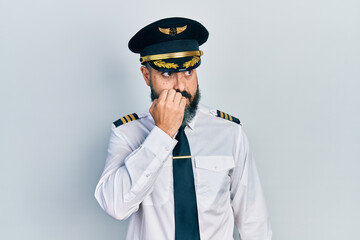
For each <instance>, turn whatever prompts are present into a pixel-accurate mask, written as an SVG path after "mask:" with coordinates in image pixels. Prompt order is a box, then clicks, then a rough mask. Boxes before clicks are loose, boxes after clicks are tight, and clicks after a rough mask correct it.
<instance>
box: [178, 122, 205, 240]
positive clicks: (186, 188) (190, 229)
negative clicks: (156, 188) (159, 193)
mask: <svg viewBox="0 0 360 240" xmlns="http://www.w3.org/2000/svg"><path fill="white" fill-rule="evenodd" d="M175 139H176V140H178V143H177V144H176V146H175V148H174V150H173V156H174V157H175V156H190V155H191V152H190V147H189V142H188V139H187V137H186V135H185V131H184V128H183V127H181V128H180V129H179V132H178V134H177V135H176V138H175ZM173 175H174V205H175V210H174V211H175V212H174V214H175V240H200V232H199V222H198V212H197V205H196V194H195V185H194V175H193V169H192V163H191V157H190V158H184V159H174V160H173Z"/></svg>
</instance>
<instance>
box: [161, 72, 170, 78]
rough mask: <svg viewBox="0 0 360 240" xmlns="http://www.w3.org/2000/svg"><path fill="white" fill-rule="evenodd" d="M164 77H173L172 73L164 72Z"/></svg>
mask: <svg viewBox="0 0 360 240" xmlns="http://www.w3.org/2000/svg"><path fill="white" fill-rule="evenodd" d="M162 75H163V76H164V77H170V76H171V73H170V72H163V73H162Z"/></svg>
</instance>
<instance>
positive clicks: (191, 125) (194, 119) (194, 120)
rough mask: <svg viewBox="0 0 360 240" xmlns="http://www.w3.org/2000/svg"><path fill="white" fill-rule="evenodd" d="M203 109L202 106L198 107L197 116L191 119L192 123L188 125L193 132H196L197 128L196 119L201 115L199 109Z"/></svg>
mask: <svg viewBox="0 0 360 240" xmlns="http://www.w3.org/2000/svg"><path fill="white" fill-rule="evenodd" d="M200 108H201V106H200V104H199V105H198V109H197V110H196V114H195V116H194V117H193V119H191V121H190V122H189V123H188V124H187V125H186V126H188V127H189V128H190V129H191V130H194V127H195V123H196V119H197V117H198V115H199V109H200Z"/></svg>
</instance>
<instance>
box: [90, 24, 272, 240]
mask: <svg viewBox="0 0 360 240" xmlns="http://www.w3.org/2000/svg"><path fill="white" fill-rule="evenodd" d="M207 38H208V31H207V30H206V28H205V27H204V26H203V25H201V24H200V23H198V22H196V21H194V20H191V19H186V18H167V19H162V20H159V21H157V22H154V23H152V24H150V25H148V26H146V27H144V28H143V29H141V30H140V31H139V32H138V33H137V34H135V36H134V37H133V38H132V39H131V40H130V42H129V48H130V50H131V51H133V52H135V53H140V56H141V58H140V61H141V63H142V65H143V66H141V68H140V70H141V73H142V75H143V77H144V80H145V82H146V84H147V85H148V86H149V87H150V89H151V98H152V100H153V103H152V105H151V107H150V109H149V113H144V114H135V113H133V114H130V115H127V116H125V117H122V118H120V119H119V120H117V121H115V122H114V125H113V127H112V134H111V137H110V143H109V149H108V157H107V160H106V165H105V169H104V172H103V174H102V176H101V179H100V181H99V183H98V185H97V187H96V191H95V197H96V199H97V201H98V202H99V204H100V206H101V207H102V208H103V209H104V210H105V211H106V212H107V213H108V214H109V215H111V216H112V217H114V218H116V219H119V220H123V219H127V218H128V217H130V222H129V228H128V233H127V239H128V240H145V239H149V240H171V239H176V240H195V239H196V240H199V239H202V240H220V239H221V240H224V239H225V240H229V239H233V228H234V223H235V224H236V226H237V228H238V230H239V233H240V237H241V239H242V240H270V239H271V234H272V233H271V228H270V224H269V221H268V215H267V210H266V206H265V202H264V197H263V193H262V190H261V185H260V181H259V178H258V173H257V170H256V167H255V163H254V161H253V159H252V155H251V152H250V151H249V145H248V140H247V138H246V136H245V133H244V132H243V129H242V126H241V124H240V121H239V120H238V119H237V118H235V117H233V116H231V115H228V114H226V113H224V112H221V111H219V110H215V109H210V108H208V107H205V106H203V105H200V104H199V100H200V91H199V86H198V79H197V74H196V68H197V67H198V66H199V65H200V63H201V59H200V57H201V56H202V51H201V50H199V46H200V45H201V44H203V43H204V42H206V40H207Z"/></svg>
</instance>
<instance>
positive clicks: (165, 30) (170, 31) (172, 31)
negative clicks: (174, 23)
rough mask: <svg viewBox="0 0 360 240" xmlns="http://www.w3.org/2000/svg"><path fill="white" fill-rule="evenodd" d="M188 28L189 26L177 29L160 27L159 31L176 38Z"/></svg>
mask: <svg viewBox="0 0 360 240" xmlns="http://www.w3.org/2000/svg"><path fill="white" fill-rule="evenodd" d="M186 28H187V25H185V26H183V27H177V28H161V27H158V29H159V31H160V32H162V33H164V34H166V35H170V36H175V35H176V34H180V33H182V32H183V31H185V29H186Z"/></svg>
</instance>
